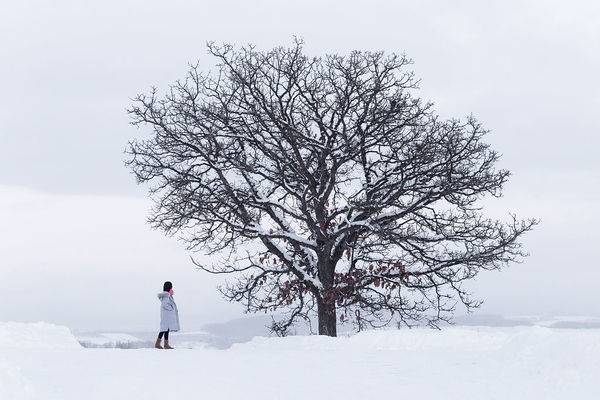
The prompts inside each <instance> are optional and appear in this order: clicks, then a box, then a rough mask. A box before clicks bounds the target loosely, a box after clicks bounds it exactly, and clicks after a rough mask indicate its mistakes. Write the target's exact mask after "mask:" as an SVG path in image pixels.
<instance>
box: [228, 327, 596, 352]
mask: <svg viewBox="0 0 600 400" xmlns="http://www.w3.org/2000/svg"><path fill="white" fill-rule="evenodd" d="M233 347H234V348H235V349H236V350H241V351H244V350H246V351H256V350H272V351H298V350H299V349H304V350H319V351H357V350H358V351H369V352H372V351H379V350H384V351H402V352H436V353H438V354H439V353H460V352H473V351H476V352H480V353H481V352H484V353H485V352H509V353H511V352H528V351H531V350H535V351H537V352H540V353H546V354H548V352H555V351H560V350H565V349H570V350H572V351H576V352H579V353H581V354H586V353H587V354H589V353H594V354H596V355H600V330H587V331H583V330H562V329H552V328H546V327H539V326H528V327H510V328H492V327H452V328H445V329H442V330H434V329H427V328H415V329H401V330H379V331H366V332H362V333H359V334H356V335H352V336H342V337H338V338H330V337H325V336H289V337H285V338H273V337H271V338H266V337H256V338H254V339H253V340H252V341H250V342H248V343H241V344H235V345H234V346H233Z"/></svg>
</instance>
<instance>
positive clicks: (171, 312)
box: [154, 281, 179, 349]
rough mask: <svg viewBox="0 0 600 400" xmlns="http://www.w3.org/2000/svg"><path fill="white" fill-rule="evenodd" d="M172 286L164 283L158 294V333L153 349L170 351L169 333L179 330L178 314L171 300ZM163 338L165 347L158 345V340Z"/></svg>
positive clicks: (173, 301)
mask: <svg viewBox="0 0 600 400" xmlns="http://www.w3.org/2000/svg"><path fill="white" fill-rule="evenodd" d="M173 293H174V292H173V284H172V283H171V282H168V281H167V282H165V284H164V285H163V291H162V292H161V293H159V294H158V299H159V300H160V332H159V333H158V338H157V339H156V343H155V344H154V347H156V348H157V349H172V348H173V347H171V346H169V332H177V331H178V330H179V312H178V311H177V304H175V300H173ZM163 336H164V338H165V346H164V347H162V346H161V345H160V340H161V339H162V338H163Z"/></svg>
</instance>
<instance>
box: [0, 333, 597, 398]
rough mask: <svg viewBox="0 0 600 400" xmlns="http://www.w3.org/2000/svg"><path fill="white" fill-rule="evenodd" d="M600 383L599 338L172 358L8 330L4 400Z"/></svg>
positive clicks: (454, 391) (278, 346)
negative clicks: (88, 345)
mask: <svg viewBox="0 0 600 400" xmlns="http://www.w3.org/2000/svg"><path fill="white" fill-rule="evenodd" d="M123 338H124V337H118V338H116V339H123ZM107 339H110V337H107ZM179 339H184V336H181V337H179V338H178V337H177V336H174V338H173V341H174V342H175V344H176V345H177V340H179ZM599 377H600V330H597V329H553V328H548V327H542V326H516V327H454V328H446V329H444V330H442V331H434V330H426V329H414V330H401V331H397V330H389V331H377V332H364V333H361V334H358V335H354V336H351V337H341V338H326V337H317V336H312V337H307V336H296V337H288V338H255V339H253V340H252V341H250V342H247V343H238V344H234V345H233V346H231V347H230V348H228V349H226V350H219V349H214V348H194V349H185V348H178V349H176V350H173V351H167V350H155V349H136V350H120V349H104V348H84V347H81V346H80V345H79V344H78V342H77V339H76V338H75V337H74V336H73V335H72V334H71V333H70V331H69V330H68V329H66V328H63V327H57V326H53V325H49V324H41V323H40V324H17V323H0V399H11V400H21V399H44V400H52V399H56V400H58V399H60V400H71V399H77V400H79V399H111V400H117V399H164V398H178V399H192V398H204V399H211V400H219V399H248V400H252V399H260V400H265V399H307V398H310V399H325V398H328V399H331V398H333V399H361V400H362V399H378V398H381V399H384V398H385V399H387V398H419V399H503V400H505V399H544V400H546V399H577V400H579V399H598V398H600V380H599Z"/></svg>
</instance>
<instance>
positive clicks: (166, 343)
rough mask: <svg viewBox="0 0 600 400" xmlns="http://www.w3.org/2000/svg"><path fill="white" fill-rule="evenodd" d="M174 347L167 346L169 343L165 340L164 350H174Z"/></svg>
mask: <svg viewBox="0 0 600 400" xmlns="http://www.w3.org/2000/svg"><path fill="white" fill-rule="evenodd" d="M174 348H175V347H171V346H169V341H168V340H167V339H165V349H174Z"/></svg>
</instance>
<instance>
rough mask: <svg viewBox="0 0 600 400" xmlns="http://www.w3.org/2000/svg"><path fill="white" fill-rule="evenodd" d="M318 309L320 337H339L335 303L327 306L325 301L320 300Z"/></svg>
mask: <svg viewBox="0 0 600 400" xmlns="http://www.w3.org/2000/svg"><path fill="white" fill-rule="evenodd" d="M317 307H318V311H319V335H326V336H334V337H335V336H337V318H336V313H335V303H334V304H327V303H325V302H323V300H318V301H317Z"/></svg>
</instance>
